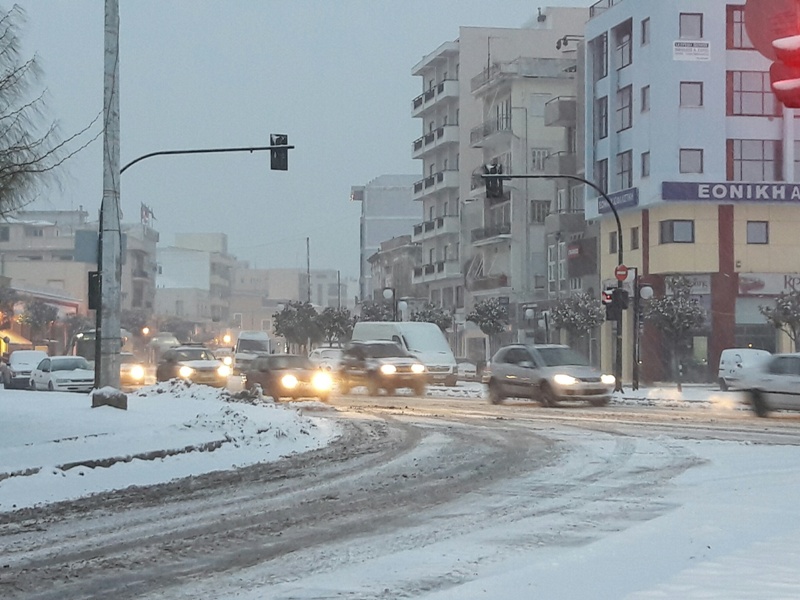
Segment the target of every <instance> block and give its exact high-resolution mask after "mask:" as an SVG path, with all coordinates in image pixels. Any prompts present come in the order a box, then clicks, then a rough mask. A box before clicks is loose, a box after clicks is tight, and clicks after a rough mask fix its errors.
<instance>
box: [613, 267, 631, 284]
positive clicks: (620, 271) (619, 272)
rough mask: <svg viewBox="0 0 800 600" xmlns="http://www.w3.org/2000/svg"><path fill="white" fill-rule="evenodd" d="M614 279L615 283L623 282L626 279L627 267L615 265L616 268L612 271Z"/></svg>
mask: <svg viewBox="0 0 800 600" xmlns="http://www.w3.org/2000/svg"><path fill="white" fill-rule="evenodd" d="M614 277H616V278H617V281H625V279H627V278H628V267H626V266H625V265H617V268H616V269H614Z"/></svg>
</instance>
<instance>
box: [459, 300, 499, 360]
mask: <svg viewBox="0 0 800 600" xmlns="http://www.w3.org/2000/svg"><path fill="white" fill-rule="evenodd" d="M467 321H471V322H472V323H475V324H476V325H477V326H478V327H480V329H481V331H482V332H483V333H485V334H486V335H487V336H489V348H490V351H491V352H494V350H495V346H496V340H497V336H498V335H500V334H501V333H502V332H504V331H505V330H506V327H507V326H508V312H507V310H506V308H505V307H504V306H502V305H501V304H500V301H499V300H498V299H497V298H487V299H485V300H479V301H478V302H476V303H475V307H474V308H473V309H472V311H470V313H469V314H468V315H467Z"/></svg>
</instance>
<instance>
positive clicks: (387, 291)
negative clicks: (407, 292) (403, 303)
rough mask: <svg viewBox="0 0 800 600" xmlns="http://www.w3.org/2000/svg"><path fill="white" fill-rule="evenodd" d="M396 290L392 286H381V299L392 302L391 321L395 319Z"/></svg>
mask: <svg viewBox="0 0 800 600" xmlns="http://www.w3.org/2000/svg"><path fill="white" fill-rule="evenodd" d="M396 294H397V291H396V290H395V289H394V288H393V287H385V288H383V299H384V300H387V301H390V302H391V303H392V321H397V296H396Z"/></svg>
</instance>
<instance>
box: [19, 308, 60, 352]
mask: <svg viewBox="0 0 800 600" xmlns="http://www.w3.org/2000/svg"><path fill="white" fill-rule="evenodd" d="M56 319H58V309H57V308H56V307H55V306H52V305H50V304H47V303H46V302H43V301H41V300H29V301H28V302H26V303H25V312H24V313H22V317H21V319H20V320H21V322H22V323H23V324H24V325H27V326H28V327H30V328H31V341H34V342H36V341H42V339H43V338H44V334H45V332H46V330H47V328H48V327H49V326H50V325H52V324H53V323H54V322H55V321H56Z"/></svg>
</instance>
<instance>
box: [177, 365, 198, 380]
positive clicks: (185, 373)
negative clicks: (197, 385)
mask: <svg viewBox="0 0 800 600" xmlns="http://www.w3.org/2000/svg"><path fill="white" fill-rule="evenodd" d="M192 373H194V369H193V368H192V367H187V366H186V365H183V366H182V367H181V368H180V369H178V375H180V376H181V377H183V378H184V379H188V378H189V377H191V376H192Z"/></svg>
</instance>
